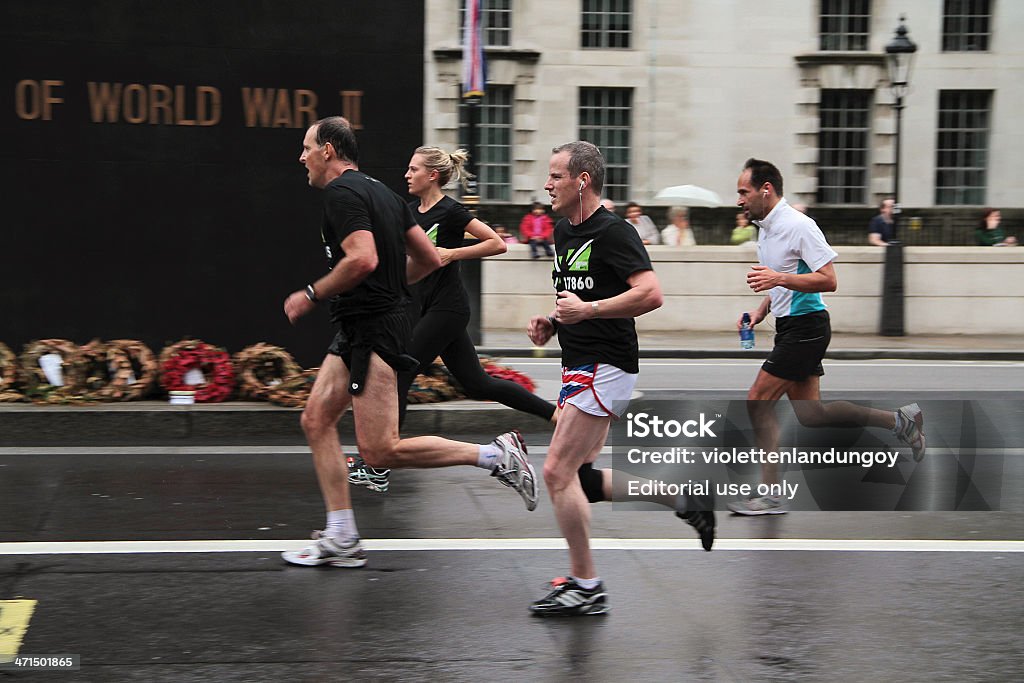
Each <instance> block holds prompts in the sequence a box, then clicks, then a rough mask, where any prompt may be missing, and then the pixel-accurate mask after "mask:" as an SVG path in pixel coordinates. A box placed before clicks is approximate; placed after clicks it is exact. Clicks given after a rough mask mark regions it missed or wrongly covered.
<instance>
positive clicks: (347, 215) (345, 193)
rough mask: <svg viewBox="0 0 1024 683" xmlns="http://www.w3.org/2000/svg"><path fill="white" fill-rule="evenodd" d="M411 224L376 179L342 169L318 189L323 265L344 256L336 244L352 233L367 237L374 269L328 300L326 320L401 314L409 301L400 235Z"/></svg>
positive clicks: (410, 218) (331, 264)
mask: <svg viewBox="0 0 1024 683" xmlns="http://www.w3.org/2000/svg"><path fill="white" fill-rule="evenodd" d="M410 228H414V229H418V228H416V219H415V218H414V217H413V215H412V213H411V212H410V211H409V207H408V206H406V203H405V200H403V199H402V198H401V197H399V196H398V195H397V194H395V192H393V191H392V190H391V189H390V188H388V187H387V186H386V185H384V184H383V183H382V182H380V181H379V180H376V179H375V178H371V177H370V176H368V175H366V174H365V173H362V172H360V171H356V170H348V171H345V172H344V173H342V174H341V175H340V176H338V177H337V178H335V179H334V180H332V181H331V182H329V183H327V186H326V187H325V188H324V216H323V225H322V227H321V229H320V237H321V238H322V239H323V242H324V250H325V251H326V253H327V265H328V267H329V268H332V269H333V268H334V266H336V265H337V264H338V261H340V260H341V259H342V258H343V257H344V255H345V254H344V252H343V251H342V249H341V243H342V242H343V241H344V240H345V238H346V237H348V236H349V235H351V234H352V233H354V232H356V231H357V230H368V231H370V232H371V233H373V241H374V244H375V245H376V247H377V259H378V261H377V268H376V269H375V270H374V271H373V272H372V273H370V274H369V275H368V276H367V277H366V279H364V280H363V281H362V282H360V283H359V284H358V285H356V286H355V287H354V288H352V289H351V290H349V291H347V292H343V293H341V294H338V295H337V296H334V297H332V298H331V321H332V322H338V321H339V320H342V319H346V318H355V317H359V316H365V315H377V314H381V313H387V312H390V311H395V310H398V309H401V308H402V307H403V306H404V305H405V304H406V303H407V302H408V300H409V290H408V288H407V287H406V280H405V233H406V231H407V230H409V229H410Z"/></svg>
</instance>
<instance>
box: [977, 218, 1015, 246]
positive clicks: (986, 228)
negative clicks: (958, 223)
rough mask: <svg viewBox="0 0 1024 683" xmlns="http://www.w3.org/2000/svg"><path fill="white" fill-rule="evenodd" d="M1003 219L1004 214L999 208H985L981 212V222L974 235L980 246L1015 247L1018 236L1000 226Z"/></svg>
mask: <svg viewBox="0 0 1024 683" xmlns="http://www.w3.org/2000/svg"><path fill="white" fill-rule="evenodd" d="M1002 220H1003V214H1002V213H1000V212H999V209H985V211H984V212H983V213H982V214H981V222H980V223H979V224H978V229H977V230H975V232H974V235H975V238H976V239H977V240H978V246H979V247H1013V246H1016V245H1017V238H1016V237H1014V236H1013V235H1009V236H1007V235H1006V232H1004V231H1003V229H1002V228H1001V227H999V223H1000V222H1001V221H1002Z"/></svg>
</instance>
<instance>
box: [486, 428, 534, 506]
mask: <svg viewBox="0 0 1024 683" xmlns="http://www.w3.org/2000/svg"><path fill="white" fill-rule="evenodd" d="M493 443H494V445H495V446H497V447H498V449H499V450H500V451H501V455H499V456H498V460H497V462H495V463H494V468H493V469H492V470H491V476H492V477H495V478H497V480H498V481H500V482H501V483H502V484H504V485H505V486H508V487H511V488H513V489H515V490H516V491H517V492H518V493H519V495H520V496H522V498H523V500H524V501H526V509H527V510H531V511H532V510H535V509H537V473H536V472H534V470H533V465H531V464H530V461H529V460H528V459H527V452H526V444H525V443H523V437H522V435H521V434H520V433H519V431H518V430H512V431H511V432H505V433H504V434H502V435H500V436H498V437H497V438H495V439H494V441H493Z"/></svg>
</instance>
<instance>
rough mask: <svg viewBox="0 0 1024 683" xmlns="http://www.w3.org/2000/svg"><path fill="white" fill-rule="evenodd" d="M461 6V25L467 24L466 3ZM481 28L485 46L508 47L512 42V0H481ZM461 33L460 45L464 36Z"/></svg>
mask: <svg viewBox="0 0 1024 683" xmlns="http://www.w3.org/2000/svg"><path fill="white" fill-rule="evenodd" d="M461 5H462V6H461V7H460V8H459V26H462V27H465V25H466V3H465V2H464V0H463V1H462V2H461ZM480 28H481V30H482V33H483V44H484V47H508V46H510V45H511V44H512V0H480ZM463 35H464V33H462V32H460V33H459V45H461V44H462V36H463Z"/></svg>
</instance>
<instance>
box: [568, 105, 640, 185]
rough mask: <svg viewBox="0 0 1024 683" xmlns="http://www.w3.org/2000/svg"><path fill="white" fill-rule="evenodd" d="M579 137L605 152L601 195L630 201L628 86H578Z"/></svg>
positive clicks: (631, 117)
mask: <svg viewBox="0 0 1024 683" xmlns="http://www.w3.org/2000/svg"><path fill="white" fill-rule="evenodd" d="M579 115H580V139H581V140H586V141H588V142H592V143H594V144H595V145H597V146H598V147H600V148H601V153H602V154H603V155H604V162H605V176H604V196H605V197H608V198H610V199H612V200H614V201H617V202H624V201H629V200H630V199H631V197H630V189H629V157H630V145H631V142H632V141H631V138H632V134H633V133H632V130H633V91H632V89H630V88H580V107H579Z"/></svg>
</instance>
